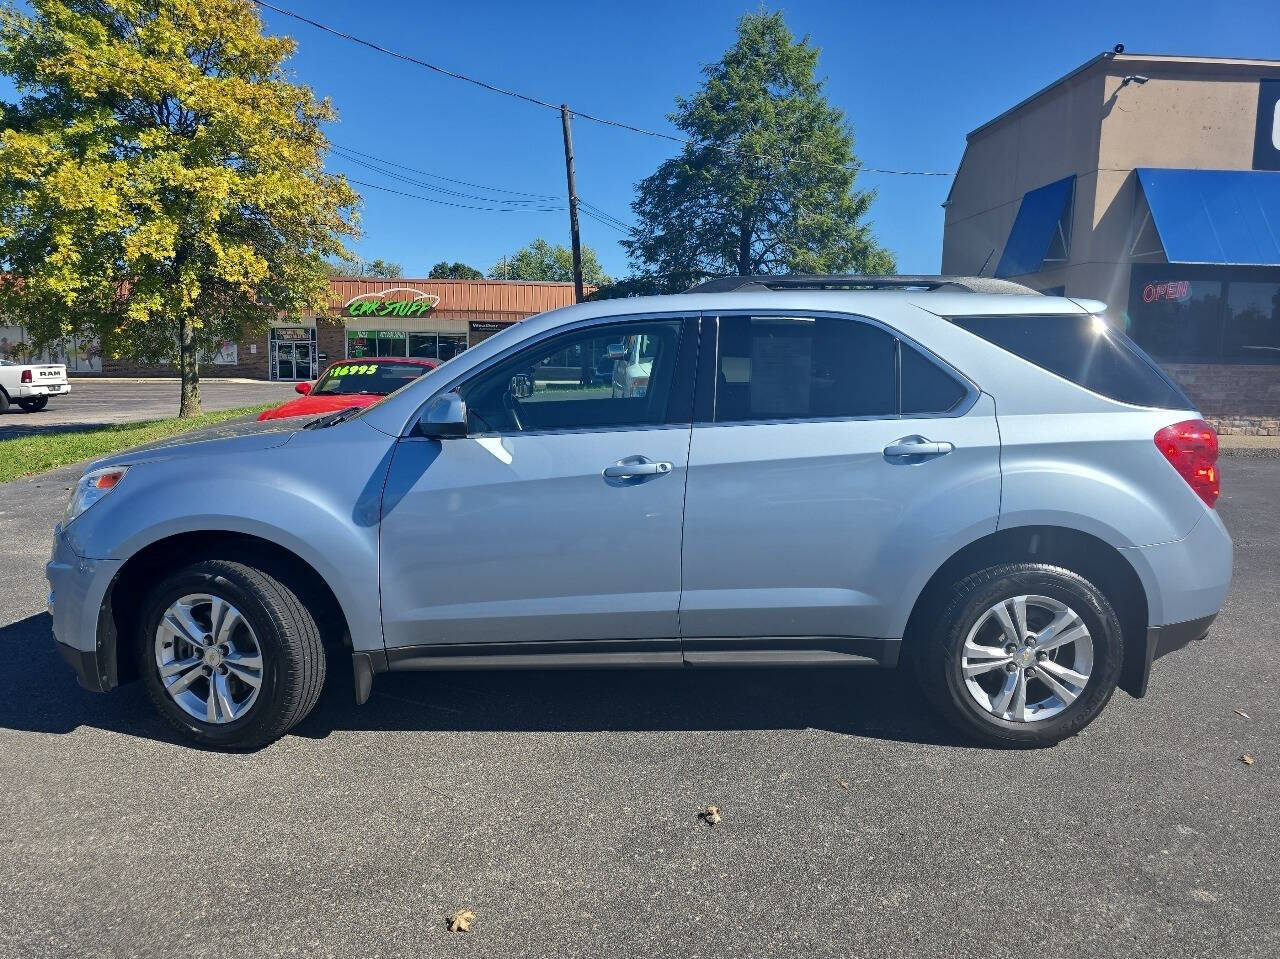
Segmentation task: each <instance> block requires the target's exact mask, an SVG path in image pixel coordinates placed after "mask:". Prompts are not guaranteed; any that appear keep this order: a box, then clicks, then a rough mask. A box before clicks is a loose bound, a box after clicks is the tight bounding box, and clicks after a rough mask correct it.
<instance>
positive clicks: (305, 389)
mask: <svg viewBox="0 0 1280 959" xmlns="http://www.w3.org/2000/svg"><path fill="white" fill-rule="evenodd" d="M293 391H294V392H295V393H301V394H302V395H303V396H306V395H307V394H308V393H310V392H311V384H310V383H299V384H298V385H297V386H295V387H294V388H293Z"/></svg>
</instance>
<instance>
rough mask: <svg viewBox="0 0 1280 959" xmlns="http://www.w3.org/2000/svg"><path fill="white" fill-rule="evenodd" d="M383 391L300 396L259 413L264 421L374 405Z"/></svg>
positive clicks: (320, 414) (382, 395)
mask: <svg viewBox="0 0 1280 959" xmlns="http://www.w3.org/2000/svg"><path fill="white" fill-rule="evenodd" d="M383 398H384V394H382V393H337V394H334V395H333V396H300V397H298V398H297V399H296V400H290V401H289V402H288V403H281V404H280V405H279V406H273V407H272V408H271V409H269V410H263V411H262V412H261V413H259V414H258V419H260V420H263V421H268V420H278V419H286V418H288V417H290V416H322V415H324V414H325V413H336V412H337V411H338V410H349V409H351V407H353V406H358V407H365V406H372V405H373V404H374V403H376V402H378V400H380V399H383Z"/></svg>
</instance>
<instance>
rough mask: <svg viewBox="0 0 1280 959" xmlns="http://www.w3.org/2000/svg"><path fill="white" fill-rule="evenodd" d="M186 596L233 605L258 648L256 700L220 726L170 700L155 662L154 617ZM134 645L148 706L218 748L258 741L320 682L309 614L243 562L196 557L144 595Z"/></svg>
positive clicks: (284, 727) (299, 714)
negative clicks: (208, 596) (217, 599)
mask: <svg viewBox="0 0 1280 959" xmlns="http://www.w3.org/2000/svg"><path fill="white" fill-rule="evenodd" d="M264 565H266V564H264ZM192 593H208V594H211V595H215V596H218V597H220V598H222V599H224V600H226V601H227V602H229V603H230V604H231V605H233V606H235V607H236V608H237V609H238V610H239V611H240V613H241V614H242V615H243V617H244V619H245V620H246V621H247V622H248V624H249V626H250V627H251V628H252V629H253V632H254V634H256V637H257V641H258V645H259V646H260V648H261V652H262V676H261V686H260V688H259V691H258V695H257V699H256V700H255V701H253V703H252V705H250V706H249V709H248V711H247V712H246V713H245V714H244V715H243V716H239V717H237V718H236V719H234V720H232V721H230V722H227V723H224V724H217V723H209V722H202V721H200V720H197V719H195V718H193V717H192V716H191V715H190V714H188V713H187V712H186V711H185V710H183V709H182V708H181V707H180V706H179V705H178V704H177V703H176V702H174V700H173V698H172V697H170V695H169V693H168V691H167V690H166V689H165V686H164V683H163V681H162V680H161V678H160V671H159V666H158V665H157V662H156V653H155V645H156V631H157V629H158V628H159V626H160V621H161V618H162V617H163V616H164V614H165V611H166V610H168V609H169V607H170V605H171V604H172V603H174V602H175V601H177V600H178V599H180V598H181V597H183V596H186V595H188V594H192ZM137 644H138V646H137V650H138V663H139V666H140V671H141V673H142V677H143V685H145V686H146V688H147V694H148V695H149V696H150V697H151V701H152V703H153V704H154V705H155V707H156V709H157V710H158V711H159V712H160V714H161V715H162V716H164V717H165V719H167V720H168V721H169V722H170V723H171V724H172V725H173V726H174V727H175V728H176V729H178V730H179V731H180V732H182V734H183V735H184V736H185V737H186V738H187V739H188V740H189V741H191V742H193V743H195V744H197V745H200V746H205V747H210V748H214V749H225V750H248V749H257V748H259V747H261V746H265V745H266V744H268V743H270V742H273V741H274V740H276V739H279V738H280V737H281V736H283V735H284V734H285V733H286V732H288V731H289V730H290V729H291V728H293V726H295V725H296V724H297V723H299V722H300V721H301V720H302V719H303V718H304V717H305V716H306V715H307V714H308V713H309V712H311V709H312V707H314V706H315V704H316V700H317V699H319V698H320V691H321V688H322V687H323V686H324V676H325V654H324V645H323V643H322V642H321V635H320V628H319V627H318V626H317V625H316V621H315V618H314V617H313V616H312V614H311V612H310V611H309V610H308V609H307V607H306V606H304V605H303V603H302V601H301V600H300V599H299V598H298V594H297V593H295V592H294V591H293V590H292V589H290V588H289V587H288V586H286V585H285V584H284V583H282V582H281V581H280V580H279V579H277V578H276V577H274V576H272V575H271V574H270V573H269V572H267V571H266V570H264V569H260V568H257V567H256V566H254V565H249V564H248V563H243V562H236V561H232V560H223V559H210V560H203V561H201V562H198V563H194V564H192V565H191V566H187V567H186V568H184V569H181V570H178V571H177V572H176V573H174V574H173V575H171V576H169V577H168V578H166V579H165V580H164V581H162V582H161V583H160V584H159V585H158V586H156V587H155V588H154V589H153V590H152V591H151V593H150V595H149V596H148V597H147V599H146V600H145V603H144V605H143V610H142V616H141V618H140V633H139V636H138V637H137Z"/></svg>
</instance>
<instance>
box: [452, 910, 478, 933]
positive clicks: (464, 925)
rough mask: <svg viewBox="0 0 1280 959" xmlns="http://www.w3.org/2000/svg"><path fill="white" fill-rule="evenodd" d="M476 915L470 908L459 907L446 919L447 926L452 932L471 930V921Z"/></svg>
mask: <svg viewBox="0 0 1280 959" xmlns="http://www.w3.org/2000/svg"><path fill="white" fill-rule="evenodd" d="M475 917H476V914H475V913H474V912H472V911H471V910H470V909H459V910H458V911H457V912H455V913H454V914H453V915H452V916H450V917H449V918H448V919H447V920H446V922H445V927H446V928H447V929H448V930H449V931H450V932H470V931H471V922H472V920H474V919H475Z"/></svg>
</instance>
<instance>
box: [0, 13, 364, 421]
mask: <svg viewBox="0 0 1280 959" xmlns="http://www.w3.org/2000/svg"><path fill="white" fill-rule="evenodd" d="M28 6H29V8H30V11H29V12H23V11H22V10H19V9H18V8H16V7H14V6H8V5H6V6H3V7H0V72H2V73H4V74H7V75H8V76H9V77H10V78H11V79H12V81H13V83H14V85H15V87H16V88H17V90H18V92H19V94H20V99H19V101H18V102H17V103H13V104H3V105H0V110H3V115H2V116H0V268H2V269H3V271H4V274H3V278H2V279H0V310H3V312H4V313H5V314H7V315H8V316H10V317H11V318H12V319H11V322H13V321H16V322H19V323H21V324H22V325H24V326H26V327H27V329H28V330H29V331H30V338H31V340H32V342H33V345H35V346H37V347H39V346H43V345H46V344H48V343H51V342H53V341H54V340H57V339H59V338H61V337H65V336H68V335H70V334H73V333H74V334H77V335H80V336H96V337H98V338H99V340H100V343H101V345H102V349H103V352H104V353H105V354H106V355H110V356H133V357H137V358H138V359H141V360H145V361H150V362H155V361H159V360H162V359H168V360H169V361H170V362H171V363H172V364H173V365H174V366H175V367H176V368H177V371H178V373H179V375H180V377H181V380H182V402H181V407H180V413H179V415H181V416H194V415H197V414H198V413H199V412H200V358H201V356H202V355H204V354H208V353H210V352H211V351H212V350H214V349H216V348H217V345H218V344H219V343H220V342H221V341H223V340H236V339H240V338H242V337H244V336H245V335H247V334H250V333H254V332H259V331H261V330H262V329H264V328H265V327H266V326H267V324H268V322H269V321H270V320H271V319H272V318H274V317H277V316H280V315H281V314H283V315H286V316H295V315H297V314H298V313H300V312H301V311H302V310H303V309H304V308H306V307H318V306H321V305H322V304H323V303H324V302H325V300H326V298H327V292H328V280H327V271H326V261H327V260H328V259H329V258H331V257H338V258H341V257H348V256H350V254H349V253H348V251H347V250H346V249H345V247H344V245H343V241H344V239H345V238H347V237H350V236H354V235H355V233H356V227H355V216H356V205H357V203H358V201H359V197H358V195H357V194H355V193H354V192H353V191H352V189H351V188H350V186H349V185H348V184H347V182H346V180H345V179H343V178H342V177H340V176H332V175H330V174H327V173H326V172H325V171H324V154H325V151H326V150H327V149H328V143H327V141H326V139H325V137H324V135H323V133H322V131H321V124H322V123H325V122H326V121H330V120H333V119H336V117H335V113H334V111H333V108H332V106H331V105H330V104H329V102H328V101H327V100H320V99H317V98H316V96H315V95H314V94H313V93H312V91H311V90H310V89H309V88H307V87H305V86H301V85H299V84H296V83H293V82H291V81H290V79H289V76H288V74H287V73H286V71H285V69H284V63H285V61H286V60H288V58H289V57H290V56H291V55H292V53H293V50H294V42H293V40H292V39H290V38H288V37H275V36H267V35H265V34H264V33H263V24H262V21H261V19H260V18H259V16H258V13H257V9H256V8H255V7H254V5H253V4H252V2H251V0H111V2H109V3H106V2H101V0H29V3H28Z"/></svg>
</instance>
